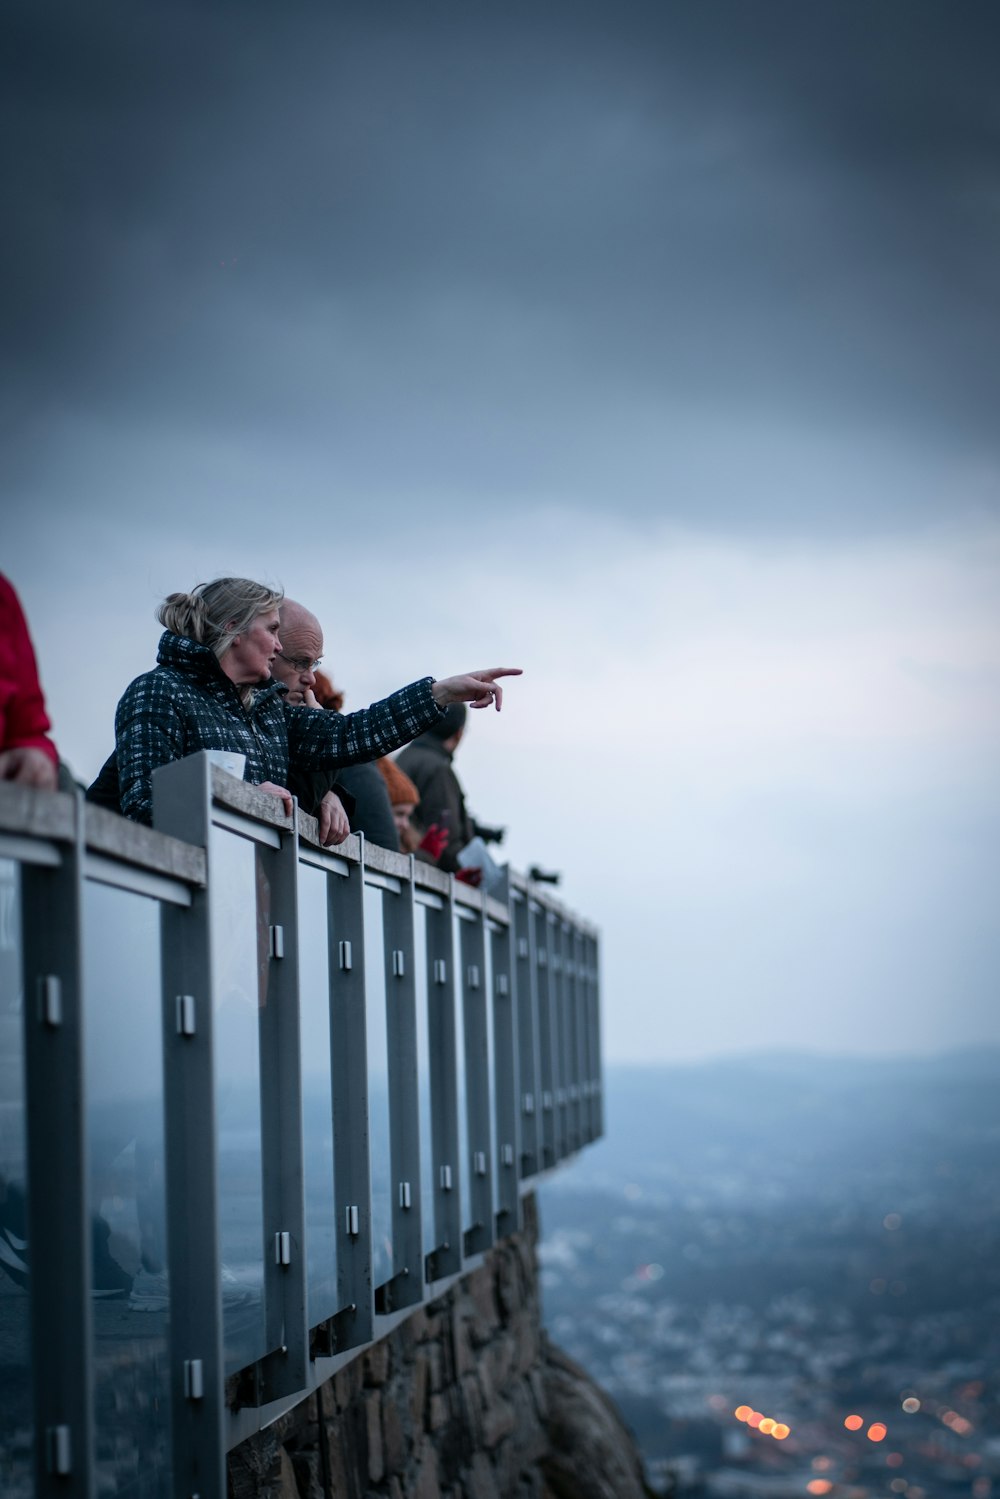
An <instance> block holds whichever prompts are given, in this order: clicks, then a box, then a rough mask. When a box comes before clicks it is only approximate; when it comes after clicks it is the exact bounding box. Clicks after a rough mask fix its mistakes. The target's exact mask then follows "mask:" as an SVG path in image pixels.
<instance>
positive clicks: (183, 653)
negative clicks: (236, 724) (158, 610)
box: [156, 630, 288, 707]
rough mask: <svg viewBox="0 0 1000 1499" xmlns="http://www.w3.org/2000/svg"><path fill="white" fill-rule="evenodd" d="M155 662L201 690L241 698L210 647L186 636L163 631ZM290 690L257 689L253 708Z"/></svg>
mask: <svg viewBox="0 0 1000 1499" xmlns="http://www.w3.org/2000/svg"><path fill="white" fill-rule="evenodd" d="M156 660H157V664H158V665H159V666H169V667H170V668H171V670H173V671H179V672H181V673H182V674H183V675H184V676H185V677H188V678H190V680H191V681H192V682H193V683H195V685H196V686H198V687H215V688H220V687H221V688H228V689H229V690H230V691H231V692H233V693H235V694H236V696H237V697H239V688H238V687H237V685H236V683H235V682H233V681H231V680H230V679H229V677H227V676H226V673H225V672H224V671H223V670H222V667H221V666H220V665H219V658H218V656H217V655H216V654H215V652H214V651H211V650H209V648H208V646H207V645H201V644H199V642H198V641H197V640H191V639H190V638H189V637H188V636H187V635H175V634H173V632H172V631H171V630H164V632H163V634H162V635H161V636H160V645H159V649H158V651H157V653H156ZM287 690H288V689H287V688H286V687H285V685H284V683H282V682H275V681H273V680H272V681H270V682H267V683H266V684H265V685H263V686H261V687H257V688H255V689H254V695H253V706H254V707H257V706H258V705H259V704H260V703H264V702H267V701H269V700H270V699H271V698H272V697H278V698H279V699H280V698H281V697H283V696H284V695H285V692H286V691H287Z"/></svg>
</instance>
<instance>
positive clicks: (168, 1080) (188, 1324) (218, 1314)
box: [153, 751, 226, 1499]
mask: <svg viewBox="0 0 1000 1499" xmlns="http://www.w3.org/2000/svg"><path fill="white" fill-rule="evenodd" d="M211 813H212V783H211V761H210V760H209V757H208V754H207V753H206V752H204V751H202V752H201V753H199V754H197V755H191V756H189V757H188V758H187V759H184V760H176V761H173V762H172V763H171V764H169V765H164V766H161V767H160V769H158V770H156V771H154V773H153V825H154V827H156V828H158V829H159V830H160V831H161V832H165V833H171V834H173V836H174V837H176V838H183V839H184V840H185V841H186V842H188V843H195V844H199V845H201V846H202V847H203V848H205V849H206V850H207V849H208V846H209V831H210V825H211ZM210 888H211V866H209V886H208V887H207V888H206V889H204V890H194V891H192V898H191V905H190V906H186V907H185V906H174V905H171V904H169V903H166V902H165V903H164V904H163V907H162V916H161V923H162V926H161V931H162V954H163V956H162V964H163V1067H164V1113H165V1140H166V1197H167V1246H168V1263H169V1268H170V1348H171V1361H170V1365H171V1366H170V1394H171V1408H172V1411H173V1421H174V1433H173V1437H174V1441H173V1448H174V1485H175V1490H176V1492H177V1493H178V1494H182V1495H188V1494H192V1495H193V1494H198V1495H199V1499H224V1496H225V1492H226V1480H225V1443H224V1437H223V1416H224V1377H223V1368H224V1366H223V1352H222V1296H221V1282H220V1263H219V1223H218V1165H217V1160H216V1122H215V1078H214V1062H213V1025H212V961H211V957H212V934H211V900H210V895H209V889H210Z"/></svg>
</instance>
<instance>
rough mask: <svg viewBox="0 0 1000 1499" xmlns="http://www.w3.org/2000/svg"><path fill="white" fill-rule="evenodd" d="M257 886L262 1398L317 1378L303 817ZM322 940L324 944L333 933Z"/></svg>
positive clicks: (262, 864) (265, 858) (261, 851)
mask: <svg viewBox="0 0 1000 1499" xmlns="http://www.w3.org/2000/svg"><path fill="white" fill-rule="evenodd" d="M256 857H257V886H258V904H259V906H260V907H261V917H260V919H261V920H262V921H265V922H266V923H267V928H268V959H267V990H266V999H265V1002H264V1003H263V1004H262V1006H261V1008H260V1011H259V1030H260V1055H261V1063H262V1065H261V1074H260V1080H261V1144H262V1153H263V1177H264V1299H265V1306H266V1311H267V1342H268V1347H269V1348H271V1349H272V1350H273V1351H272V1352H271V1353H269V1354H268V1355H267V1357H266V1358H265V1359H263V1360H262V1362H261V1365H260V1387H259V1398H260V1399H261V1401H262V1402H267V1401H269V1400H276V1399H278V1398H279V1396H282V1395H290V1394H292V1393H294V1392H295V1391H296V1390H300V1389H302V1387H303V1385H304V1384H305V1383H306V1380H307V1378H308V1372H309V1337H308V1329H307V1326H306V1323H307V1316H306V1304H307V1288H306V1245H305V1198H304V1168H303V1147H302V1063H301V1048H300V1040H299V951H298V946H299V916H298V864H299V838H298V819H297V818H293V827H292V829H291V831H289V832H282V834H281V847H280V848H277V849H275V848H269V847H268V846H267V845H266V844H258V845H257V849H256ZM316 940H317V941H320V942H324V944H325V933H322V934H318V935H317V938H316Z"/></svg>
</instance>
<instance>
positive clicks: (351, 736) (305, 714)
mask: <svg viewBox="0 0 1000 1499" xmlns="http://www.w3.org/2000/svg"><path fill="white" fill-rule="evenodd" d="M433 680H434V679H433V677H424V678H423V679H422V680H421V681H419V682H411V684H410V686H409V687H401V688H400V690H399V691H398V692H394V693H392V694H391V696H389V697H386V698H383V699H382V701H381V702H378V703H373V704H372V706H371V707H370V708H361V709H359V711H358V712H356V713H317V711H316V709H315V708H306V707H304V706H303V707H297V708H289V707H286V708H285V716H286V722H287V725H288V756H289V762H290V764H291V765H292V766H295V767H303V768H307V769H312V770H323V769H328V768H329V767H330V766H331V765H332V766H337V765H360V764H363V763H364V762H365V761H367V760H377V759H378V758H379V756H380V755H388V754H389V753H390V752H391V751H392V750H396V749H399V748H400V746H401V745H404V744H409V742H410V740H411V739H415V738H416V736H417V735H418V734H422V733H423V732H424V730H425V729H429V728H430V726H431V724H432V723H437V721H438V719H439V718H440V717H441V715H442V710H441V709H440V708H439V707H438V705H437V703H435V701H434V699H433V697H432V696H431V686H432V684H433Z"/></svg>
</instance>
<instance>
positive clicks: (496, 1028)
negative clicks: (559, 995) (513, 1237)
mask: <svg viewBox="0 0 1000 1499" xmlns="http://www.w3.org/2000/svg"><path fill="white" fill-rule="evenodd" d="M500 899H502V900H503V901H504V904H505V905H506V906H507V913H508V924H507V925H506V926H498V925H493V924H492V923H490V924H489V932H490V959H491V962H490V967H491V970H492V974H493V1074H494V1118H495V1126H496V1142H497V1148H496V1160H495V1162H494V1170H495V1171H496V1183H497V1194H496V1198H497V1201H496V1233H497V1237H498V1238H502V1237H503V1236H504V1235H506V1234H511V1233H514V1232H516V1230H517V1229H518V1228H519V1227H520V1223H521V1214H520V1207H521V1194H520V1191H519V1183H520V1169H519V1168H520V1162H521V1141H520V1127H519V1126H520V1110H519V1108H518V1097H519V1087H518V1065H517V1061H518V1057H517V1039H518V1030H517V990H516V987H515V983H514V956H513V949H514V932H513V925H512V921H513V913H512V911H511V905H512V902H511V898H510V876H509V874H507V873H506V872H505V873H504V885H503V889H502V891H501V893H500Z"/></svg>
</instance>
